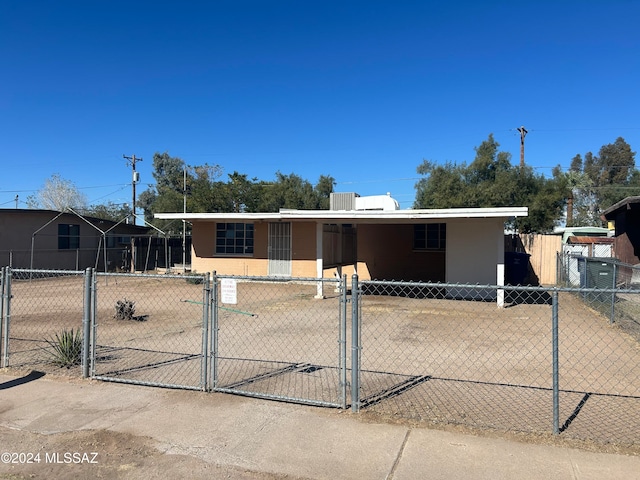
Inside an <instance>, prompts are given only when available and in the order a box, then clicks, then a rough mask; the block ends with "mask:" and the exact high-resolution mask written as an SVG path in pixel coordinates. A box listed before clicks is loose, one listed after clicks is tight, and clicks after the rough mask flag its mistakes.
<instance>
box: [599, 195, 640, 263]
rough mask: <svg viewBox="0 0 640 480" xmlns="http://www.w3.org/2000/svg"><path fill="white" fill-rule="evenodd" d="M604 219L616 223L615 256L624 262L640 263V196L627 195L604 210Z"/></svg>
mask: <svg viewBox="0 0 640 480" xmlns="http://www.w3.org/2000/svg"><path fill="white" fill-rule="evenodd" d="M602 218H603V220H606V221H609V222H614V224H615V241H614V245H613V248H614V251H615V256H616V258H617V259H618V260H620V261H621V262H622V263H626V264H630V265H637V264H639V263H640V196H637V197H627V198H625V199H624V200H621V201H619V202H618V203H616V204H615V205H612V206H611V207H609V208H607V209H606V210H605V211H604V212H602Z"/></svg>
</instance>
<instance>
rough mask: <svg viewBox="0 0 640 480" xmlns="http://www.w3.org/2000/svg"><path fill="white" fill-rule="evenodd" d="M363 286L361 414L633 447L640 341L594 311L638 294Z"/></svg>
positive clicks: (639, 423) (638, 415) (638, 424)
mask: <svg viewBox="0 0 640 480" xmlns="http://www.w3.org/2000/svg"><path fill="white" fill-rule="evenodd" d="M360 290H361V294H362V296H361V299H360V302H359V303H360V309H359V310H360V315H361V326H360V329H361V332H360V346H361V355H360V359H361V363H360V372H361V373H360V392H359V393H360V399H359V402H360V405H361V406H362V407H365V408H367V409H369V410H370V411H372V412H375V413H377V414H380V415H384V416H391V417H403V418H409V419H418V420H424V421H428V422H435V423H451V424H463V425H468V426H472V427H478V428H484V429H486V428H489V429H497V430H516V431H523V432H549V431H552V430H555V432H556V433H563V434H564V435H565V436H572V437H576V438H580V439H593V440H596V441H605V442H622V443H626V444H638V443H640V436H639V435H638V432H639V431H640V368H639V365H640V348H639V346H640V344H639V342H638V339H636V338H633V337H632V336H630V335H629V334H627V332H626V331H625V329H624V328H621V327H620V326H619V325H618V324H617V323H616V322H615V321H614V322H613V323H612V322H611V321H610V317H609V316H608V315H603V314H602V313H601V312H600V310H599V305H598V303H599V301H600V299H601V297H600V295H607V298H611V296H612V295H614V296H616V297H617V296H620V295H625V296H627V298H628V300H625V301H630V302H633V303H635V304H637V303H638V300H640V291H639V292H635V291H630V290H619V291H618V292H616V291H613V290H609V291H606V290H586V289H581V290H579V289H573V290H572V289H564V290H562V289H545V288H541V287H497V286H494V287H486V286H471V285H433V284H409V283H400V282H375V281H371V282H362V283H361V284H360ZM502 292H504V297H505V302H506V306H505V308H498V307H497V306H496V298H498V296H500V295H501V294H502ZM594 298H596V299H598V300H597V301H596V300H594ZM609 305H611V301H609ZM639 319H640V318H639V317H636V318H635V322H637V321H638V320H639Z"/></svg>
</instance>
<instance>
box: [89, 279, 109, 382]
mask: <svg viewBox="0 0 640 480" xmlns="http://www.w3.org/2000/svg"><path fill="white" fill-rule="evenodd" d="M105 278H109V277H105ZM97 312H98V276H97V275H96V271H95V269H91V318H90V323H91V372H90V375H91V376H92V377H93V376H95V374H96V350H97V349H98V325H97V323H98V321H97V320H98V319H97V318H96V317H97V316H98V313H97Z"/></svg>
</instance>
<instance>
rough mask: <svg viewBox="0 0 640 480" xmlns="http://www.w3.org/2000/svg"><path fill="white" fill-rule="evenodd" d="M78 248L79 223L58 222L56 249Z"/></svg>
mask: <svg viewBox="0 0 640 480" xmlns="http://www.w3.org/2000/svg"><path fill="white" fill-rule="evenodd" d="M79 248H80V225H78V224H72V223H59V224H58V250H77V249H79Z"/></svg>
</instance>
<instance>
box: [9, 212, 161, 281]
mask: <svg viewBox="0 0 640 480" xmlns="http://www.w3.org/2000/svg"><path fill="white" fill-rule="evenodd" d="M148 231H149V229H148V228H146V227H140V226H136V225H128V224H125V223H116V222H112V221H109V220H103V219H99V218H94V217H85V216H80V215H76V214H74V213H62V212H57V211H53V210H33V209H25V210H22V209H0V266H11V267H12V268H37V269H55V270H60V269H61V270H83V269H85V268H87V267H95V268H97V269H98V270H100V271H103V270H105V262H106V269H107V270H116V269H118V268H123V267H124V268H128V265H129V263H128V262H129V261H130V255H131V254H130V252H131V245H132V239H135V238H139V237H140V236H142V235H145V234H147V232H148Z"/></svg>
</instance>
